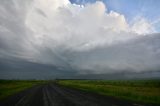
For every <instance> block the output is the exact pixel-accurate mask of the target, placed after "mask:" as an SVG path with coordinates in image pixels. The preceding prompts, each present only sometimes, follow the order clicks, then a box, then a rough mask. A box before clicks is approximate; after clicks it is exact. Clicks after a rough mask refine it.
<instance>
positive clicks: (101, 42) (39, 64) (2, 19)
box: [0, 0, 160, 79]
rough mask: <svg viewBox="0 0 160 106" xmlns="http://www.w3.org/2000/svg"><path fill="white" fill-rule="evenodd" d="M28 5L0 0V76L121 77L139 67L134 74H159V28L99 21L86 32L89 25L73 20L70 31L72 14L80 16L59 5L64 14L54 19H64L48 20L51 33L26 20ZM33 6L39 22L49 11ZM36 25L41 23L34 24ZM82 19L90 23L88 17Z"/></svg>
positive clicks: (15, 1) (29, 2)
mask: <svg viewBox="0 0 160 106" xmlns="http://www.w3.org/2000/svg"><path fill="white" fill-rule="evenodd" d="M32 5H33V3H32V0H26V1H21V0H2V1H1V4H0V13H1V14H0V78H39V79H43V78H45V79H47V78H48V79H49V78H53V77H54V78H55V77H61V78H65V77H66V78H71V77H73V78H74V77H75V78H76V77H77V78H84V77H83V76H86V78H87V77H88V78H95V77H94V76H95V75H97V78H105V76H106V77H107V75H111V74H113V76H114V75H115V76H120V77H122V78H123V77H124V76H127V77H131V74H130V73H132V75H133V73H135V76H137V73H139V77H145V76H149V75H151V77H160V74H159V73H160V34H159V33H156V34H146V35H143V36H141V35H138V34H136V33H133V32H125V31H120V32H113V31H112V30H111V29H110V30H109V29H107V30H105V29H103V28H102V29H101V28H99V27H93V28H95V30H96V32H95V33H90V32H92V30H91V29H86V30H84V32H81V30H82V31H83V25H82V26H79V30H80V31H78V30H77V31H75V30H73V29H72V28H73V27H77V26H76V24H77V23H76V20H79V21H81V19H78V18H76V17H75V18H73V20H68V18H69V16H70V15H69V14H70V13H68V11H69V10H66V9H65V8H61V9H60V10H58V12H60V13H61V12H63V13H64V14H66V17H62V15H58V16H57V17H58V19H59V18H60V19H61V20H63V21H64V20H65V21H67V22H66V23H64V25H63V24H60V23H59V24H58V23H56V20H55V21H54V22H55V23H51V25H50V24H49V23H48V26H50V27H52V28H53V30H54V31H56V29H54V26H52V24H53V25H54V24H58V26H57V32H56V33H55V32H54V31H53V32H51V31H52V29H45V27H46V25H44V26H43V23H39V22H37V23H33V25H30V24H31V23H29V24H26V22H29V21H30V18H29V19H28V18H27V17H28V13H29V12H28V11H29V9H30V6H32ZM88 8H89V7H88ZM90 8H91V7H90ZM33 10H34V12H35V14H38V16H40V17H43V18H44V20H42V22H43V21H44V22H46V21H45V19H46V18H48V17H49V16H48V14H47V13H45V12H44V10H43V9H42V8H37V7H35V8H33ZM88 10H89V9H88ZM88 10H85V11H88ZM84 13H85V12H84ZM84 13H83V14H84ZM84 16H85V17H88V16H86V15H84ZM52 17H53V16H52ZM57 17H56V19H57ZM43 18H42V19H43ZM49 18H51V17H49ZM49 18H48V20H49ZM70 18H71V17H70ZM83 18H84V17H83V15H82V19H83ZM40 19H41V18H40ZM71 19H72V18H71ZM57 21H58V22H61V21H60V20H57ZM63 21H62V22H63ZM31 22H32V21H31ZM82 22H84V21H82ZM85 22H87V21H85ZM46 23H47V22H46ZM69 23H70V24H69ZM74 23H76V24H74ZM39 24H40V25H39ZM78 24H80V23H78ZM28 25H29V26H28ZM36 25H37V26H42V27H38V28H37V26H36ZM59 25H60V26H59ZM87 25H88V26H89V27H90V23H88V24H87ZM34 26H35V27H34ZM43 27H44V29H43ZM33 28H35V29H36V28H37V30H36V31H38V32H36V33H35V32H34V31H33ZM58 28H60V29H58ZM65 28H67V29H68V30H67V31H66V29H65ZM81 28H82V29H81ZM35 29H34V30H35ZM40 29H41V30H40ZM42 30H43V33H42V32H41V31H42ZM39 31H40V32H39ZM86 31H88V32H86ZM93 32H94V31H93ZM57 34H60V35H57ZM70 34H71V36H70ZM83 34H86V36H84V35H83ZM87 34H88V35H87ZM92 34H93V36H92ZM37 35H40V38H37ZM145 73H149V74H145ZM151 73H152V74H151ZM155 73H158V74H155ZM98 75H99V77H98ZM78 76H79V77H78ZM133 76H134V75H133Z"/></svg>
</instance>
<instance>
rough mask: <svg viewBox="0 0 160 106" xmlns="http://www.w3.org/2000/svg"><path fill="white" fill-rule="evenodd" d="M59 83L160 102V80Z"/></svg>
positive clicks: (96, 91) (73, 81)
mask: <svg viewBox="0 0 160 106" xmlns="http://www.w3.org/2000/svg"><path fill="white" fill-rule="evenodd" d="M58 83H59V84H60V85H64V86H67V87H71V88H76V89H80V90H84V91H88V92H95V93H98V94H102V95H108V96H114V97H118V98H123V99H126V100H132V101H138V102H142V103H152V104H160V80H134V81H133V80H127V81H104V80H98V81H97V80H96V81H91V80H59V81H58Z"/></svg>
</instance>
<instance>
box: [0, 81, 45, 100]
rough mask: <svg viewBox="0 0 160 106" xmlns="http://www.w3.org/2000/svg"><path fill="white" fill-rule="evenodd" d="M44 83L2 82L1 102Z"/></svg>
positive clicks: (0, 88)
mask: <svg viewBox="0 0 160 106" xmlns="http://www.w3.org/2000/svg"><path fill="white" fill-rule="evenodd" d="M42 83H44V81H34V80H32V81H31V80H28V81H27V80H0V100H1V99H4V98H6V97H8V96H10V95H13V94H15V93H17V92H20V91H22V90H24V89H27V88H30V87H32V86H34V85H37V84H42Z"/></svg>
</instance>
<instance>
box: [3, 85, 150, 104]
mask: <svg viewBox="0 0 160 106" xmlns="http://www.w3.org/2000/svg"><path fill="white" fill-rule="evenodd" d="M0 106H151V105H144V104H143V105H142V104H138V103H133V102H128V101H124V100H119V99H116V98H113V97H107V96H101V95H98V94H93V93H87V92H83V91H79V90H75V89H69V88H65V87H62V86H59V85H57V84H54V83H50V84H44V85H39V86H35V87H33V88H30V89H28V90H25V91H23V92H20V93H18V94H15V95H13V96H11V97H9V98H7V99H6V100H4V101H1V102H0Z"/></svg>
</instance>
